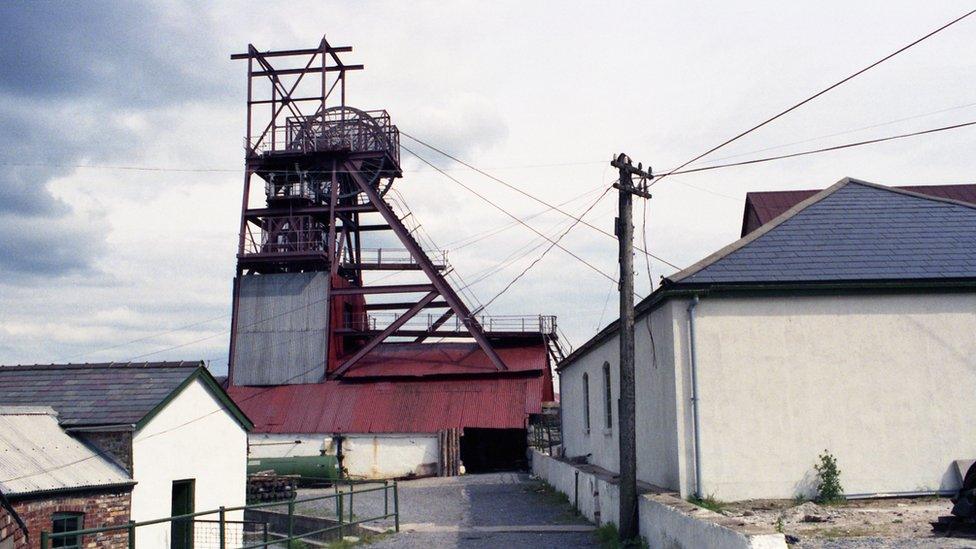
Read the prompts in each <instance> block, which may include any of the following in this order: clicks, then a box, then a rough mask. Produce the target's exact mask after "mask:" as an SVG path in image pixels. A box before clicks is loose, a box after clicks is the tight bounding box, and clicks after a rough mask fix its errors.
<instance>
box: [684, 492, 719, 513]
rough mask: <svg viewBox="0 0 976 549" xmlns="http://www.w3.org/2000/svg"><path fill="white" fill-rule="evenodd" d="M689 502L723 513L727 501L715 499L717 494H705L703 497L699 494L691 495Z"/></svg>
mask: <svg viewBox="0 0 976 549" xmlns="http://www.w3.org/2000/svg"><path fill="white" fill-rule="evenodd" d="M688 503H692V504H694V505H697V506H699V507H704V508H705V509H708V510H709V511H715V512H716V513H721V512H722V510H723V509H725V503H724V502H722V501H720V500H717V499H715V496H705V497H703V498H700V497H697V496H689V497H688Z"/></svg>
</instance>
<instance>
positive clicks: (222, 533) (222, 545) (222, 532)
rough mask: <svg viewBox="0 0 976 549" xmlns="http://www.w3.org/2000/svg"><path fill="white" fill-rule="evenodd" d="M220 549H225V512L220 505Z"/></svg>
mask: <svg viewBox="0 0 976 549" xmlns="http://www.w3.org/2000/svg"><path fill="white" fill-rule="evenodd" d="M218 535H219V536H220V549H227V513H226V512H225V511H224V506H223V505H221V506H220V533H219V534H218Z"/></svg>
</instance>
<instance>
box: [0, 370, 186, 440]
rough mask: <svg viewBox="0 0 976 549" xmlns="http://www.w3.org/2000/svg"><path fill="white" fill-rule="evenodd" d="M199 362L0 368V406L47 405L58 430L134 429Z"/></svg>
mask: <svg viewBox="0 0 976 549" xmlns="http://www.w3.org/2000/svg"><path fill="white" fill-rule="evenodd" d="M200 366H201V362H199V361H192V362H148V363H139V364H134V363H127V364H126V363H122V364H119V363H105V364H51V365H34V366H0V406H3V405H5V406H17V405H28V406H38V405H42V406H50V407H52V408H54V409H55V410H57V412H58V415H59V416H60V420H61V425H63V426H66V427H70V426H79V425H117V424H133V425H134V424H136V423H138V422H139V420H141V419H142V418H143V417H144V416H145V415H146V414H148V413H149V412H150V411H152V410H153V409H154V408H155V407H156V406H157V405H158V404H160V403H161V402H162V401H163V400H164V399H166V397H167V396H169V395H170V394H171V393H172V392H173V391H174V390H175V389H176V388H177V387H179V385H180V384H181V383H183V382H184V381H185V380H186V379H187V377H189V376H190V375H191V374H193V373H194V372H195V371H196V369H197V368H198V367H200Z"/></svg>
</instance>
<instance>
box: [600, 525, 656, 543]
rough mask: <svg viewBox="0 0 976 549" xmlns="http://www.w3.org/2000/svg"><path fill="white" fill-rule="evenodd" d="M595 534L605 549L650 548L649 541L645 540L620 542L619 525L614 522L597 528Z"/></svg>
mask: <svg viewBox="0 0 976 549" xmlns="http://www.w3.org/2000/svg"><path fill="white" fill-rule="evenodd" d="M593 534H594V535H595V536H596V539H597V541H599V542H600V545H601V546H602V547H604V548H605V549H625V548H631V547H638V548H640V549H647V547H648V545H647V540H646V539H644V538H637V539H631V540H626V541H620V532H618V531H617V525H616V524H614V523H612V522H608V523H606V524H604V525H603V526H601V527H599V528H597V529H596V531H594V533H593Z"/></svg>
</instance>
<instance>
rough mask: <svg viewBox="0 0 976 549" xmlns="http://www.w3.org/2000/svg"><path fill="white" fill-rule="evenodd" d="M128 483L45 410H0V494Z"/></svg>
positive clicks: (128, 481)
mask: <svg viewBox="0 0 976 549" xmlns="http://www.w3.org/2000/svg"><path fill="white" fill-rule="evenodd" d="M130 484H133V482H132V479H130V478H129V476H128V475H127V474H126V472H125V471H123V470H122V469H121V468H120V467H119V466H118V465H116V464H114V463H112V462H111V461H109V460H108V459H106V458H104V457H102V456H100V455H98V454H97V453H96V452H95V451H94V450H92V449H91V448H89V447H88V446H85V445H84V444H82V443H81V442H79V441H78V440H76V439H74V438H72V437H71V436H70V435H68V434H67V433H65V432H64V431H63V430H62V429H61V427H60V426H59V425H58V420H57V414H56V413H55V412H54V410H53V409H52V408H50V407H47V406H0V491H3V493H5V494H6V495H7V496H9V497H16V496H23V495H27V494H35V493H41V492H52V491H63V490H72V489H77V488H90V487H97V486H119V485H130Z"/></svg>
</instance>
